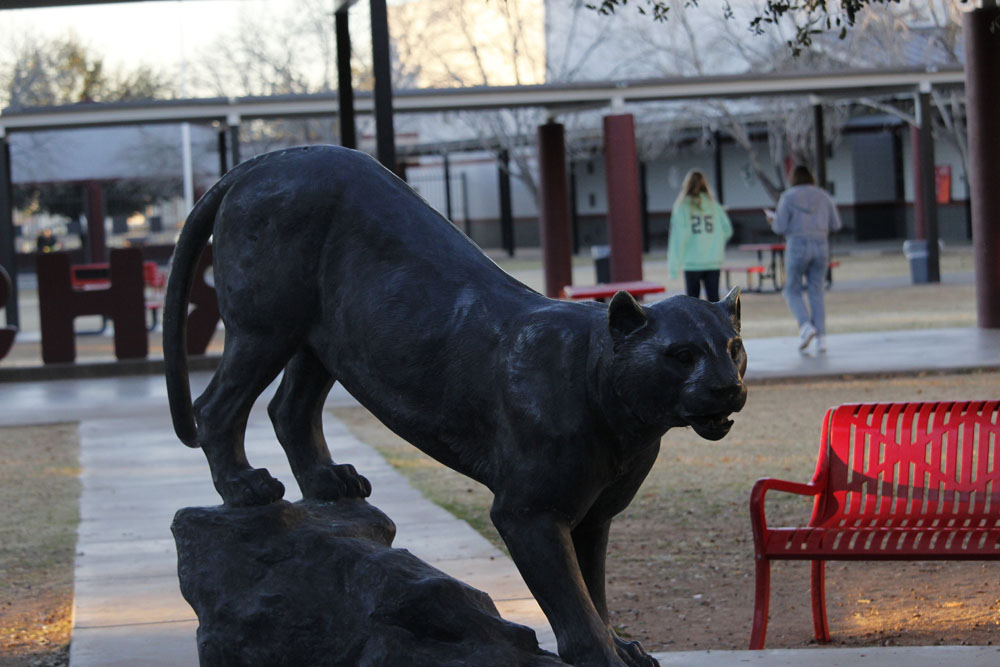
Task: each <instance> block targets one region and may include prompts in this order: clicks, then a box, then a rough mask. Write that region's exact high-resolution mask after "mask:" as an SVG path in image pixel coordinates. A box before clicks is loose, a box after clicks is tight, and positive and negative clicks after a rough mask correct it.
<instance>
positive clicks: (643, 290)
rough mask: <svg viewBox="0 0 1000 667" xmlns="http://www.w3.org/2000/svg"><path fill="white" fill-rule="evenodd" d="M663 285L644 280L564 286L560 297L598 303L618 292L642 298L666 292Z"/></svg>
mask: <svg viewBox="0 0 1000 667" xmlns="http://www.w3.org/2000/svg"><path fill="white" fill-rule="evenodd" d="M666 291H667V288H666V287H664V286H663V285H658V284H656V283H651V282H648V281H645V280H632V281H627V282H620V283H600V284H598V285H566V287H563V288H562V294H560V296H561V297H562V298H563V299H574V300H576V299H596V300H598V301H600V300H602V299H607V298H610V297H613V296H614V295H615V294H617V293H618V292H628V293H629V294H631V295H632V296H634V297H642V296H645V295H646V294H656V293H658V292H666Z"/></svg>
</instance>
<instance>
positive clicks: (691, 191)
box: [674, 169, 715, 206]
mask: <svg viewBox="0 0 1000 667" xmlns="http://www.w3.org/2000/svg"><path fill="white" fill-rule="evenodd" d="M701 195H705V196H706V197H708V198H709V199H710V200H713V201H714V200H715V197H713V196H712V188H710V187H708V180H707V179H706V178H705V174H704V173H703V172H702V171H701V170H700V169H692V170H691V171H689V172H688V173H687V175H686V176H685V177H684V182H683V183H682V184H681V191H680V194H678V195H677V201H676V202H674V205H675V206H676V205H678V204H680V203H681V202H683V201H684V200H685V199H686V198H688V197H690V198H691V203H692V204H693V205H694V206H700V196H701Z"/></svg>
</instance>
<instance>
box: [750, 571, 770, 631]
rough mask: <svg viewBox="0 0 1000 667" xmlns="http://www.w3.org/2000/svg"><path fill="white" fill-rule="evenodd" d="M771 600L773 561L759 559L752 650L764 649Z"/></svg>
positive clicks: (754, 601)
mask: <svg viewBox="0 0 1000 667" xmlns="http://www.w3.org/2000/svg"><path fill="white" fill-rule="evenodd" d="M770 598H771V561H770V560H768V559H767V558H763V557H761V558H759V559H757V572H756V586H755V588H754V599H753V626H752V627H751V628H750V650H751V651H759V650H761V649H762V648H764V637H765V635H767V608H768V604H769V602H770Z"/></svg>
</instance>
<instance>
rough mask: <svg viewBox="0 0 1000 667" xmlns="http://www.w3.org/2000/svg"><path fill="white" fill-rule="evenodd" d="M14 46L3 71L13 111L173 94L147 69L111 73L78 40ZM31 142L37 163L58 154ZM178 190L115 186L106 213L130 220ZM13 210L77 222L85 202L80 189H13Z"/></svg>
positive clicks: (2, 89) (1, 94) (165, 184)
mask: <svg viewBox="0 0 1000 667" xmlns="http://www.w3.org/2000/svg"><path fill="white" fill-rule="evenodd" d="M11 46H12V49H11V52H10V53H11V54H12V55H11V56H10V59H9V61H8V62H6V63H4V64H2V65H0V102H2V103H5V104H6V105H9V106H10V107H14V108H18V107H21V108H24V107H45V106H58V105H66V104H76V103H79V102H124V101H134V100H149V99H157V98H165V97H168V96H170V93H171V88H172V86H171V84H170V81H169V79H168V78H167V76H166V75H165V74H164V73H162V72H161V71H159V70H157V69H155V68H153V67H151V66H149V65H145V64H140V65H138V66H136V67H134V68H132V69H122V70H114V69H111V68H108V67H107V66H106V65H105V63H104V58H103V56H102V55H101V54H99V53H98V52H96V51H94V50H92V49H90V48H88V47H87V46H86V45H84V43H83V42H81V41H80V40H79V38H78V37H77V36H76V35H74V34H69V35H66V36H63V37H57V38H54V39H51V40H44V39H38V38H36V37H34V36H30V35H29V36H27V37H23V38H22V39H21V40H20V41H19V42H18V43H14V44H12V45H11ZM33 141H34V144H33V148H32V152H33V154H35V155H38V156H40V157H39V159H42V157H41V156H44V155H45V153H46V152H47V151H54V150H57V149H55V148H54V147H52V146H49V145H46V144H45V142H44V141H43V140H41V139H39V138H37V137H33ZM177 190H178V187H177V185H176V184H175V183H174V182H172V181H170V180H163V179H160V180H156V181H119V182H113V183H109V184H106V185H105V192H104V198H105V207H106V209H107V212H108V214H109V215H129V214H131V213H133V212H135V211H141V210H144V209H145V206H146V204H148V203H153V202H156V201H161V200H163V199H165V198H167V197H170V196H174V195H175V194H176V192H177ZM14 205H15V206H16V207H17V208H19V209H22V210H27V211H46V212H48V213H52V214H54V215H62V216H65V217H68V218H76V217H78V216H79V215H81V214H82V213H83V212H84V210H85V197H84V193H83V189H82V188H81V187H80V186H79V185H77V184H72V183H47V184H36V185H27V186H19V187H16V188H15V189H14Z"/></svg>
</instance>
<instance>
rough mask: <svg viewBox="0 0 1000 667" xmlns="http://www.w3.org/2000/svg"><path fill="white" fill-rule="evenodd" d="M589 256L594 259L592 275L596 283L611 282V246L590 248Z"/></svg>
mask: <svg viewBox="0 0 1000 667" xmlns="http://www.w3.org/2000/svg"><path fill="white" fill-rule="evenodd" d="M590 256H591V257H593V258H594V275H595V276H596V278H597V280H596V282H597V283H610V282H611V246H606V245H594V246H590Z"/></svg>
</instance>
